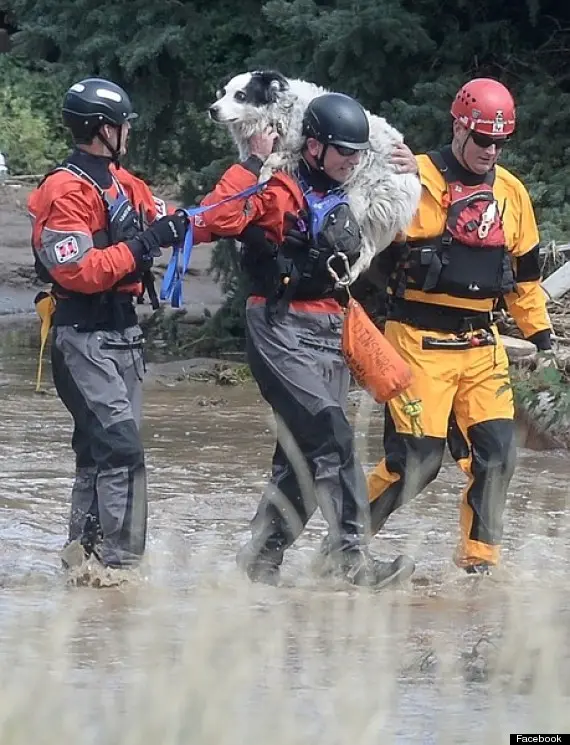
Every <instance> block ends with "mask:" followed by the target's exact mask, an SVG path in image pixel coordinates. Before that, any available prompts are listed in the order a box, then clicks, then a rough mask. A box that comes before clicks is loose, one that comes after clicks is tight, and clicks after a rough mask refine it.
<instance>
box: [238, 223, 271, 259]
mask: <svg viewBox="0 0 570 745" xmlns="http://www.w3.org/2000/svg"><path fill="white" fill-rule="evenodd" d="M237 239H238V240H239V241H241V242H242V243H243V244H244V246H246V248H248V249H251V250H252V251H253V252H254V253H255V254H256V255H258V256H261V255H265V254H266V255H269V256H273V254H274V252H275V244H274V243H272V242H271V241H270V240H268V239H267V236H266V235H265V230H264V229H263V228H262V227H260V226H259V225H248V226H247V228H246V229H245V230H244V231H243V232H242V233H240V235H238V236H237Z"/></svg>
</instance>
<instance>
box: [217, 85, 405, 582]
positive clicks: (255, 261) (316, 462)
mask: <svg viewBox="0 0 570 745" xmlns="http://www.w3.org/2000/svg"><path fill="white" fill-rule="evenodd" d="M303 135H304V138H305V145H304V148H303V151H302V156H301V158H300V160H299V163H298V167H297V169H296V172H295V173H294V174H291V175H290V174H287V173H285V172H277V173H275V174H274V175H273V177H272V179H271V180H270V182H269V184H268V185H267V187H266V188H265V189H264V190H263V191H261V192H259V193H257V194H254V195H253V196H249V197H247V198H245V197H243V198H235V199H232V200H231V201H229V202H226V203H224V204H223V205H220V206H218V207H214V208H213V209H212V210H211V211H209V212H207V213H206V214H205V215H204V218H203V219H204V223H205V225H204V227H206V228H208V229H209V230H210V231H211V232H212V233H213V234H217V235H225V236H241V237H242V240H243V244H244V247H243V268H244V270H245V272H246V273H247V276H248V278H249V280H250V283H251V292H250V295H249V298H248V301H247V308H246V333H247V355H248V360H249V364H250V366H251V370H252V372H253V375H254V377H255V379H256V381H257V383H258V385H259V389H260V391H261V394H262V395H263V397H264V398H265V400H266V401H267V402H268V403H269V405H270V406H271V408H272V409H273V412H274V414H275V417H276V421H277V428H278V438H277V444H276V448H275V453H274V456H273V463H272V474H271V478H270V481H269V484H268V486H267V488H266V490H265V493H264V495H263V497H262V500H261V503H260V505H259V507H258V509H257V513H256V515H255V517H254V519H253V521H252V523H251V529H252V538H251V540H250V542H249V543H248V544H247V545H246V546H244V547H243V549H242V550H241V551H240V553H239V555H238V564H239V566H240V567H241V568H242V569H244V570H245V571H246V573H247V575H248V576H249V578H250V579H251V580H253V581H262V582H267V583H272V584H274V583H277V582H278V579H279V571H280V566H281V563H282V561H283V554H284V552H285V550H286V549H287V548H288V547H290V546H291V545H292V543H293V542H294V541H295V540H296V538H297V537H298V536H299V534H300V533H301V531H302V530H303V528H304V526H305V524H306V523H307V521H308V520H309V518H310V517H311V515H312V514H313V512H314V511H315V509H316V508H317V506H319V507H320V508H321V510H322V512H323V516H324V517H325V519H326V520H327V522H328V525H329V541H328V550H329V558H330V559H331V565H332V566H333V567H334V574H335V575H337V576H339V577H341V578H342V579H344V580H347V581H348V582H350V583H353V584H358V585H372V586H383V585H386V584H389V583H390V582H394V581H397V580H401V579H403V578H404V577H407V576H409V575H410V574H411V573H412V572H413V564H412V563H411V562H410V561H409V560H407V559H406V557H399V558H398V559H396V560H395V561H393V562H379V561H377V560H375V559H373V558H372V557H371V556H370V554H369V553H368V550H367V548H366V546H365V534H366V533H367V529H368V519H369V513H368V503H367V500H366V485H365V479H364V475H363V472H362V468H361V466H360V464H359V462H358V460H357V457H356V454H355V449H354V442H353V432H352V429H351V426H350V423H349V421H348V419H347V416H346V413H345V405H346V399H347V394H348V388H349V373H348V370H347V367H346V365H345V363H344V360H343V358H342V355H341V350H340V342H341V327H342V322H343V312H342V308H341V306H340V305H339V302H338V300H337V299H336V297H335V281H334V279H333V277H332V275H331V271H330V270H331V269H332V270H333V271H334V272H336V273H337V274H338V275H339V276H342V275H344V274H345V271H346V270H347V269H348V267H349V266H350V265H351V264H352V263H353V262H354V261H355V260H356V258H357V257H358V254H359V245H360V231H359V226H358V225H357V224H356V222H355V220H354V217H353V216H352V214H351V213H350V210H349V209H348V208H347V205H343V208H342V210H341V211H339V212H336V213H335V210H333V212H332V213H331V214H332V217H331V218H330V219H328V220H327V221H325V223H323V226H322V231H321V232H319V241H318V242H317V241H316V240H315V236H314V234H313V235H312V234H311V231H310V230H309V228H308V224H309V223H311V220H312V209H313V208H310V205H309V202H310V200H311V198H312V197H314V198H315V199H317V201H318V199H319V198H320V197H321V196H323V195H329V196H330V195H331V194H335V193H338V194H339V195H340V196H342V189H341V185H342V183H343V182H344V181H345V180H346V179H347V178H348V176H349V175H350V174H351V172H352V170H353V168H354V167H355V165H356V164H357V163H358V161H359V158H360V155H361V153H362V152H363V151H365V150H366V149H367V148H368V147H369V123H368V118H367V116H366V113H365V111H364V109H363V108H362V106H361V105H360V104H359V103H358V102H357V101H355V100H354V99H352V98H350V97H348V96H345V95H342V94H337V93H328V94H324V95H321V96H319V97H317V98H315V99H314V100H313V101H312V102H311V103H310V104H309V106H308V108H307V110H306V113H305V116H304V120H303ZM276 137H277V133H276V132H273V131H271V130H270V129H268V130H267V131H265V132H263V133H261V134H256V135H253V136H252V137H251V140H250V153H251V154H250V155H249V157H248V158H247V159H246V160H245V161H244V162H242V163H239V164H236V165H234V166H232V167H231V168H229V169H228V170H227V171H226V173H225V174H224V175H223V176H222V178H221V179H220V181H219V182H218V184H217V185H216V187H215V188H214V190H213V192H212V193H211V194H209V195H208V196H207V197H206V198H205V199H204V201H203V205H215V204H217V203H219V202H220V201H221V200H223V199H226V198H228V197H235V195H239V194H241V193H242V192H243V191H244V190H246V189H248V188H249V187H253V186H254V185H255V184H256V183H257V180H258V175H259V173H260V170H261V168H262V165H263V163H264V161H265V159H266V158H267V157H268V156H269V155H270V154H271V152H272V150H273V146H274V142H275V139H276ZM395 160H396V161H398V162H399V164H400V166H401V168H402V171H404V170H406V169H407V170H415V161H414V159H413V156H412V155H411V153H410V151H409V150H408V149H407V148H405V147H404V146H400V147H398V148H397V150H396V152H395ZM321 204H322V203H321ZM337 207H338V209H340V206H339V205H337ZM335 214H337V215H338V216H339V219H335ZM341 214H342V219H341V218H340V215H341ZM340 246H342V252H343V254H344V258H341V257H336V258H335V254H336V253H337V252H338V250H339V247H340Z"/></svg>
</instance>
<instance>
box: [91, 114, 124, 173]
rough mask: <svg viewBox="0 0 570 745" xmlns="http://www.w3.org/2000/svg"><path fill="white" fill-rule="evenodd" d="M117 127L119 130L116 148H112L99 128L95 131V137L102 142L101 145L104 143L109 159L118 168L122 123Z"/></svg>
mask: <svg viewBox="0 0 570 745" xmlns="http://www.w3.org/2000/svg"><path fill="white" fill-rule="evenodd" d="M117 129H118V131H119V137H118V140H119V147H118V148H114V147H113V146H112V145H111V143H110V142H109V140H108V139H107V138H106V137H105V135H104V134H103V132H102V131H101V130H99V131H98V132H97V135H96V137H97V139H98V140H100V142H102V143H103V145H105V147H106V148H107V150H108V151H109V152H110V153H111V160H112V161H113V163H114V164H115V165H116V166H118V167H119V168H120V166H121V164H120V162H119V159H120V157H121V151H120V147H121V137H122V134H123V125H122V124H121V125H120V126H119V127H117Z"/></svg>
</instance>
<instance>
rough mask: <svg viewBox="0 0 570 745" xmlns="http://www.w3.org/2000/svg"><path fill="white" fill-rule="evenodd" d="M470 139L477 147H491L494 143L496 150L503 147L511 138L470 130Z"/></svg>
mask: <svg viewBox="0 0 570 745" xmlns="http://www.w3.org/2000/svg"><path fill="white" fill-rule="evenodd" d="M471 139H472V140H473V142H474V143H475V144H476V145H477V147H491V145H495V147H496V148H497V150H499V149H500V148H502V147H504V146H505V145H506V144H507V142H508V141H509V140H510V139H511V138H510V137H491V135H485V134H481V132H471Z"/></svg>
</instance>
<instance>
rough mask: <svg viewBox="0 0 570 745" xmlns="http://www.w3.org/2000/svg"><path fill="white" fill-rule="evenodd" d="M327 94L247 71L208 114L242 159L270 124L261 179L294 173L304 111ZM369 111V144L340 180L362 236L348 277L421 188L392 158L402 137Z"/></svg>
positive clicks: (407, 214)
mask: <svg viewBox="0 0 570 745" xmlns="http://www.w3.org/2000/svg"><path fill="white" fill-rule="evenodd" d="M327 92H328V91H327V90H325V89H324V88H321V87H319V86H317V85H315V84H314V83H309V82H307V81H305V80H295V79H289V78H286V77H284V76H283V75H282V74H281V73H279V72H274V71H271V70H263V71H256V72H246V73H241V74H240V75H236V76H235V77H233V78H232V79H231V80H230V81H229V82H228V83H227V84H226V85H225V86H224V87H223V88H222V89H221V90H220V91H218V93H217V101H216V102H215V103H213V104H212V106H210V109H209V113H210V117H211V118H212V119H213V121H215V122H219V123H220V124H224V125H226V126H227V127H228V128H229V131H230V133H231V135H232V137H233V139H234V141H235V143H236V145H237V147H238V149H239V155H240V158H242V159H245V158H247V156H248V155H249V152H248V142H249V139H250V138H251V136H252V135H253V134H255V133H258V132H262V131H263V130H265V129H266V128H267V127H268V126H269V127H272V128H273V129H274V130H275V131H276V132H277V133H278V134H279V137H278V139H277V141H276V145H275V150H274V152H273V153H272V154H271V155H270V156H269V158H268V159H267V161H266V162H265V164H264V167H263V170H262V172H261V175H260V179H259V180H260V181H265V180H267V179H268V178H269V177H270V176H271V173H272V172H274V171H277V170H285V171H287V172H289V173H291V172H293V171H294V169H295V168H296V166H297V164H298V162H299V157H300V154H301V150H302V148H303V144H304V139H303V135H302V121H303V114H304V113H305V109H306V107H307V105H308V104H309V102H310V101H312V99H313V98H315V97H316V96H319V95H321V94H322V93H327ZM367 115H368V118H369V121H370V144H371V148H370V150H368V151H366V152H364V153H363V155H362V157H361V158H360V162H359V164H358V165H357V166H356V168H355V170H354V171H353V173H352V174H351V176H350V178H349V180H348V181H347V182H346V183H345V184H344V188H345V190H346V193H347V195H348V198H349V202H350V206H351V209H352V211H353V213H354V216H355V217H356V219H357V220H358V221H359V224H360V226H361V229H362V234H363V245H362V252H361V256H360V258H359V259H358V261H357V262H356V263H355V264H354V265H353V267H352V270H351V280H352V281H354V279H356V277H358V275H359V274H361V273H362V272H363V271H364V270H366V269H367V268H368V266H369V265H370V262H371V261H372V259H373V258H374V256H375V254H377V253H379V252H380V251H383V250H384V249H385V248H386V247H387V246H389V245H390V243H391V242H392V241H393V240H394V238H395V236H396V234H397V233H398V232H400V231H401V230H404V229H405V228H406V227H407V225H408V224H409V223H410V221H411V219H412V217H413V216H414V213H415V211H416V208H417V205H418V201H419V198H420V192H421V187H420V183H419V180H418V178H417V177H416V176H415V175H413V174H398V173H397V172H396V168H395V167H394V165H393V164H392V163H391V162H390V155H391V153H392V150H393V148H394V145H395V144H396V143H398V142H403V137H402V135H401V134H400V133H399V132H398V131H397V130H396V129H394V128H393V127H392V126H390V125H389V124H388V122H387V121H386V120H385V119H383V118H382V117H379V116H375V115H374V114H370V113H369V112H367Z"/></svg>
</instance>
